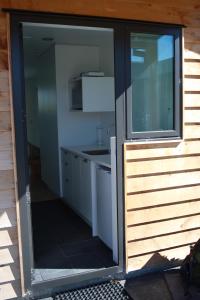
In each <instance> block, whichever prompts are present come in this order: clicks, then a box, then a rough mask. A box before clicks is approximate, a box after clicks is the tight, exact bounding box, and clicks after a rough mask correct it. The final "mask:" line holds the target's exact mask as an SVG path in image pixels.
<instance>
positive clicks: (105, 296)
mask: <svg viewBox="0 0 200 300" xmlns="http://www.w3.org/2000/svg"><path fill="white" fill-rule="evenodd" d="M53 299H54V300H63V299H66V300H131V299H132V298H130V297H129V295H128V294H127V293H126V291H125V290H124V287H123V285H121V284H120V282H119V281H109V282H106V283H102V284H97V285H93V286H89V287H86V288H83V289H76V290H72V291H68V292H65V293H62V294H58V295H56V296H55V297H54V298H53Z"/></svg>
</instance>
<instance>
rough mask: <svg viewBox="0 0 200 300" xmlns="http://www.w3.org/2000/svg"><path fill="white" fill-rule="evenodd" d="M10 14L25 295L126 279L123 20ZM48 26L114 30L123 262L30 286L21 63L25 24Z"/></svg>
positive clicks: (121, 255) (120, 254)
mask: <svg viewBox="0 0 200 300" xmlns="http://www.w3.org/2000/svg"><path fill="white" fill-rule="evenodd" d="M9 12H10V15H11V22H10V26H11V28H10V30H11V71H12V91H13V111H14V125H15V138H16V148H15V151H16V153H15V154H16V167H17V186H18V200H19V213H20V230H21V240H22V247H21V248H22V261H23V262H22V265H23V274H24V278H23V280H24V287H25V293H26V294H27V295H30V296H41V295H42V296H43V295H48V294H50V293H52V292H56V291H59V290H63V289H67V288H72V287H73V288H74V287H80V286H83V285H85V284H88V283H91V282H98V281H102V280H106V279H108V278H117V277H121V276H124V275H125V271H126V270H125V238H124V236H125V221H124V215H125V213H124V193H123V188H124V181H123V144H124V141H125V78H124V75H123V74H124V73H123V70H125V61H124V59H123V57H124V53H125V43H124V30H125V27H124V25H123V21H119V20H112V19H106V18H96V17H85V16H71V15H64V14H51V13H37V12H35V13H33V12H24V11H9ZM28 22H29V23H44V24H59V25H75V26H78V25H79V26H89V27H103V28H111V29H113V32H114V60H115V99H116V132H117V134H116V135H117V205H118V248H119V264H118V266H114V267H111V268H107V269H102V270H97V271H94V272H88V273H85V274H80V275H75V276H73V277H62V278H58V279H54V280H50V281H44V282H41V283H35V284H33V283H32V278H31V277H32V276H31V272H32V269H33V254H32V253H33V251H32V250H33V249H32V226H31V220H30V216H31V212H30V193H29V174H28V155H27V146H26V145H27V130H26V109H25V83H24V65H23V42H22V23H28Z"/></svg>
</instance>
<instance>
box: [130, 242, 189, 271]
mask: <svg viewBox="0 0 200 300" xmlns="http://www.w3.org/2000/svg"><path fill="white" fill-rule="evenodd" d="M189 252H190V247H189V246H183V247H178V248H175V249H170V250H166V251H156V252H155V253H153V254H146V255H141V256H138V257H133V258H129V259H128V271H134V270H140V269H143V268H155V267H156V268H159V267H160V268H163V267H166V266H169V264H170V263H180V260H183V259H184V258H185V257H186V255H188V254H189Z"/></svg>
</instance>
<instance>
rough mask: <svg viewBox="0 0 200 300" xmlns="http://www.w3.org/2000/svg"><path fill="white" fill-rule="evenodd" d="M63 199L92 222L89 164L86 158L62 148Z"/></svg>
mask: <svg viewBox="0 0 200 300" xmlns="http://www.w3.org/2000/svg"><path fill="white" fill-rule="evenodd" d="M61 156H62V189H63V199H64V201H65V202H66V203H67V204H68V205H69V206H70V207H71V208H72V209H73V210H74V211H75V212H76V213H77V214H79V215H80V216H81V217H82V218H83V219H84V220H85V221H86V222H87V223H89V224H91V223H92V196H91V193H92V189H91V166H90V161H89V160H88V159H85V158H83V157H82V156H80V155H78V154H75V153H72V152H70V151H68V150H64V149H62V151H61Z"/></svg>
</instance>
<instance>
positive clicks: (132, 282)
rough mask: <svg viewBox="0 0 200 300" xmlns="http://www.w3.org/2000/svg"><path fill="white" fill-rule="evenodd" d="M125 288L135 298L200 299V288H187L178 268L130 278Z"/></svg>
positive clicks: (142, 299)
mask: <svg viewBox="0 0 200 300" xmlns="http://www.w3.org/2000/svg"><path fill="white" fill-rule="evenodd" d="M125 289H126V291H127V292H128V294H129V295H130V296H131V298H132V299H133V300H200V288H199V289H198V288H195V287H189V288H187V286H186V284H185V283H184V282H183V280H182V277H181V275H180V272H179V271H178V270H172V271H166V272H162V273H156V274H149V275H145V276H142V277H138V278H132V279H128V280H127V281H126V283H125Z"/></svg>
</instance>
